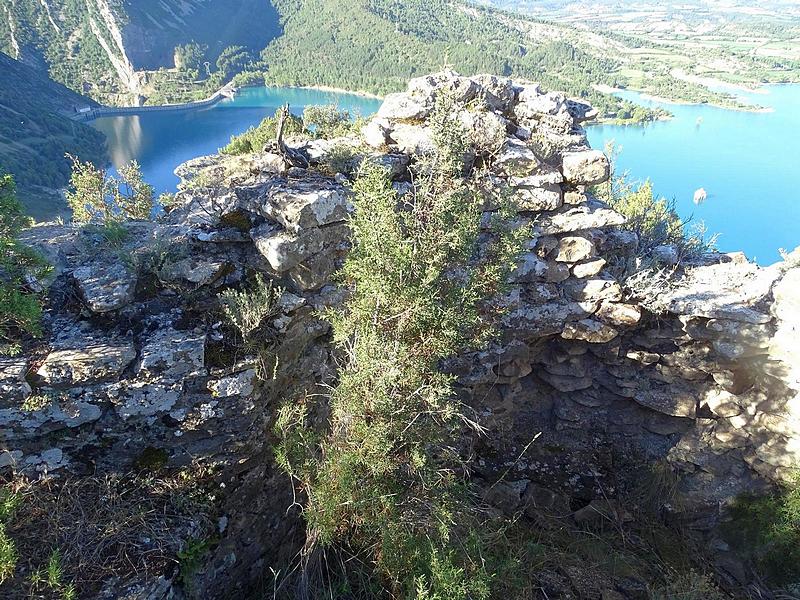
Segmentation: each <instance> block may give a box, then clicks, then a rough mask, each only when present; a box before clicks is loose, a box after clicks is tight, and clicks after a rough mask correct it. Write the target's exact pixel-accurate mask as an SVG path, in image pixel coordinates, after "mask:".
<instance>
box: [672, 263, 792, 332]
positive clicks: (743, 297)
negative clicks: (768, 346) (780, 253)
mask: <svg viewBox="0 0 800 600" xmlns="http://www.w3.org/2000/svg"><path fill="white" fill-rule="evenodd" d="M779 276H780V271H779V270H778V269H775V268H767V269H763V268H760V267H758V266H757V265H753V264H737V263H735V262H723V263H719V264H712V265H705V266H698V267H693V268H692V267H689V268H688V269H687V271H686V275H685V277H684V278H683V279H682V280H681V281H680V282H679V285H678V286H677V287H676V288H675V289H673V290H672V291H671V292H670V293H668V294H667V295H666V296H665V297H664V298H663V301H664V304H665V305H666V306H667V309H668V310H669V311H670V312H672V313H674V314H678V315H688V316H699V317H707V318H716V319H730V320H731V321H737V322H743V323H754V324H757V323H767V322H769V321H770V320H771V318H772V316H771V315H770V314H769V313H768V311H767V309H762V308H761V305H762V304H765V303H766V301H767V298H768V296H769V294H770V292H771V289H772V285H773V283H775V281H776V280H777V279H778V277H779Z"/></svg>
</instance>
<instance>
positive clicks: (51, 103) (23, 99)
mask: <svg viewBox="0 0 800 600" xmlns="http://www.w3.org/2000/svg"><path fill="white" fill-rule="evenodd" d="M92 104H94V103H93V102H92V101H91V100H88V99H86V98H83V97H81V96H80V95H78V94H76V93H74V92H73V91H71V90H69V89H67V88H65V87H64V86H62V85H60V84H57V83H55V82H53V81H51V80H49V79H48V78H47V77H46V76H45V75H43V74H41V73H40V72H38V71H37V70H35V69H32V68H30V67H28V66H26V65H24V64H22V63H20V62H19V61H16V60H13V59H12V58H10V57H9V56H7V55H6V54H3V53H1V52H0V174H2V173H3V172H5V173H11V174H13V175H14V178H15V179H16V181H17V185H18V187H19V195H20V197H21V198H22V200H23V201H24V202H25V203H26V204H27V205H28V206H29V207H30V208H31V209H32V210H33V212H36V209H37V208H38V207H39V206H41V205H43V204H46V203H47V202H48V201H49V200H48V199H49V195H50V194H51V193H52V189H53V188H60V187H63V186H64V185H66V183H67V181H68V180H69V173H70V166H69V161H68V160H67V158H66V157H65V154H66V153H70V154H74V155H76V156H79V157H81V158H82V159H83V160H92V161H96V162H98V163H99V164H102V163H103V162H105V139H104V137H103V135H102V134H101V133H100V132H98V131H97V130H95V129H93V128H91V127H89V126H87V125H84V124H82V123H78V122H76V121H73V120H71V119H70V118H69V116H67V115H68V113H70V112H71V113H74V112H75V110H76V109H78V108H80V107H85V106H90V105H92Z"/></svg>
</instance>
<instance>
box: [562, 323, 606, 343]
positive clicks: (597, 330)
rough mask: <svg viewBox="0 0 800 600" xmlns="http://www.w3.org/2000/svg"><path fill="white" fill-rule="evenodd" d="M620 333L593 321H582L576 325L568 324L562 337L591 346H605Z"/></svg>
mask: <svg viewBox="0 0 800 600" xmlns="http://www.w3.org/2000/svg"><path fill="white" fill-rule="evenodd" d="M617 335H618V332H617V330H616V329H614V328H613V327H611V326H609V325H607V324H605V323H601V322H600V321H595V320H593V319H582V320H580V321H576V322H574V323H567V324H566V325H565V326H564V331H562V332H561V337H563V338H564V339H567V340H582V341H584V342H589V343H590V344H604V343H606V342H610V341H611V340H613V339H614V338H615V337H617Z"/></svg>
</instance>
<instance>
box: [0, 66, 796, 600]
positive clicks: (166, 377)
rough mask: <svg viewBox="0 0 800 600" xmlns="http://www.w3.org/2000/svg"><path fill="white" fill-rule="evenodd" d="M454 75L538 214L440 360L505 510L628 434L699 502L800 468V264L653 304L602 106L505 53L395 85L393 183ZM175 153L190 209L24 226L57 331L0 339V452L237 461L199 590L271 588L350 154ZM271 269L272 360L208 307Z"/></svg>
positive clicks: (383, 120)
mask: <svg viewBox="0 0 800 600" xmlns="http://www.w3.org/2000/svg"><path fill="white" fill-rule="evenodd" d="M443 92H446V93H448V94H451V95H455V96H456V97H457V99H458V100H459V101H461V102H462V103H463V104H465V105H466V106H467V107H468V108H467V110H465V111H464V112H463V114H462V120H463V122H464V125H465V126H466V127H467V128H469V129H470V130H471V132H472V134H473V137H474V138H475V140H476V142H475V152H474V153H472V154H471V155H470V156H467V157H465V160H467V161H472V160H475V159H476V157H478V159H479V160H481V161H483V164H485V165H488V166H489V167H490V170H489V171H488V172H487V173H486V176H485V177H484V180H483V181H482V184H483V185H484V187H485V189H486V190H487V191H491V192H498V191H500V192H502V193H505V194H508V195H509V196H510V197H511V198H512V200H513V202H514V204H515V207H516V210H517V212H518V215H519V221H520V224H521V225H522V226H525V227H529V229H530V240H529V242H528V243H527V245H526V248H525V252H524V254H523V255H522V256H521V257H520V261H519V266H518V268H517V269H516V271H515V273H514V275H513V281H512V285H511V288H510V290H509V292H508V293H507V294H506V295H505V296H504V297H503V298H502V299H500V302H501V304H503V305H504V307H505V312H504V316H503V318H502V319H503V320H502V337H501V339H500V340H499V341H498V342H497V343H496V344H494V345H493V346H492V347H490V348H488V349H482V350H480V351H475V352H473V353H470V354H468V355H465V356H460V357H457V358H454V359H453V360H452V361H450V363H448V364H447V365H446V368H447V369H448V370H450V371H452V372H454V373H456V374H457V375H458V377H459V381H460V384H461V386H462V387H463V390H464V392H465V395H466V397H467V398H468V400H469V402H470V403H471V404H472V406H474V407H475V409H476V410H477V411H478V413H479V415H480V416H481V419H482V422H483V424H484V425H485V426H486V427H487V428H488V433H487V435H486V436H484V437H483V438H481V439H480V440H478V441H477V442H476V448H477V450H478V461H477V462H478V467H477V474H478V475H480V476H482V477H486V478H487V479H491V478H496V477H498V476H499V475H500V474H503V475H505V476H506V477H507V479H508V480H509V481H510V482H511V484H510V485H509V488H508V489H509V490H510V492H509V494H508V495H507V497H506V499H505V500H506V501H507V502H508V503H510V504H511V507H512V508H513V505H515V504H516V503H520V502H522V501H523V498H525V497H527V496H528V495H530V491H531V490H532V489H540V488H541V486H547V487H550V488H551V489H557V490H559V491H560V492H563V493H565V494H567V495H573V496H574V495H581V496H582V497H584V498H585V499H591V497H592V495H593V494H596V493H599V492H600V491H603V490H605V488H604V482H605V481H607V480H610V479H611V478H612V477H613V474H614V473H613V471H614V469H615V468H619V464H620V463H619V462H618V461H617V460H616V458H614V457H615V456H616V454H623V455H631V456H632V455H636V456H639V457H644V459H645V460H650V461H666V462H667V463H668V464H670V465H672V466H673V467H674V468H675V469H677V470H678V471H679V472H680V474H681V475H682V483H681V485H682V492H683V493H684V495H685V496H686V498H688V499H689V500H691V501H692V502H693V503H694V505H697V506H716V505H717V504H718V503H719V502H720V501H724V500H726V499H729V498H731V497H732V496H734V495H736V494H738V493H740V492H743V491H757V490H760V489H764V488H765V487H766V486H768V485H770V484H771V483H774V482H776V481H780V480H781V479H783V478H785V477H787V476H788V474H789V472H790V469H791V468H792V466H793V465H795V464H796V460H797V457H798V453H800V446H799V444H800V442H799V441H798V439H799V438H798V434H799V433H800V431H799V429H800V395H798V394H799V393H800V354H798V350H797V345H796V344H795V343H794V342H795V334H796V333H797V331H798V327H800V269H798V268H797V267H792V266H791V264H790V262H787V263H781V264H778V265H775V266H773V267H769V268H760V267H757V266H755V265H753V264H750V263H748V262H747V261H745V260H744V259H743V258H742V257H741V256H737V255H710V256H706V257H702V258H701V259H698V260H697V261H695V262H694V263H691V264H686V265H683V266H680V267H678V268H677V269H676V275H675V279H674V281H673V283H672V285H671V288H670V291H669V292H665V293H664V294H662V295H661V297H659V298H657V300H658V302H657V304H658V305H659V306H660V307H662V310H659V311H658V312H655V313H654V312H653V311H651V310H648V309H647V308H645V305H646V306H652V305H653V302H652V300H654V299H647V300H648V301H647V302H641V301H640V300H641V299H637V298H632V297H631V296H630V294H629V293H628V292H627V291H626V289H625V288H624V286H623V285H621V284H620V282H619V281H618V280H617V279H615V277H614V274H615V271H614V270H613V269H612V267H613V266H614V265H616V264H618V263H619V262H620V261H622V262H625V261H626V260H627V259H628V258H630V257H631V256H633V255H634V254H635V253H636V251H637V245H638V240H637V238H636V236H635V234H632V233H631V232H627V231H625V230H624V218H623V217H622V216H621V215H620V214H618V213H616V212H615V211H613V210H612V209H611V208H609V207H608V206H606V205H604V204H603V203H601V202H599V201H598V200H596V199H595V198H593V197H592V195H591V187H592V186H593V185H596V184H599V183H602V182H603V181H605V180H606V179H607V178H608V176H609V164H608V160H607V158H606V157H605V156H604V155H603V154H602V153H601V152H599V151H596V150H592V149H591V148H589V146H588V143H587V140H586V135H585V131H584V130H583V129H582V127H581V123H582V122H583V121H585V120H586V119H589V118H591V117H592V116H593V114H594V113H593V111H592V109H591V107H589V106H588V105H585V104H583V103H581V102H578V101H574V100H570V99H568V98H566V97H565V96H563V95H562V94H558V93H550V92H544V91H542V90H541V89H540V88H539V87H538V86H537V85H535V84H527V83H516V82H513V81H511V80H509V79H504V78H498V77H494V76H479V77H475V78H465V77H460V76H458V75H457V74H455V73H452V72H445V73H440V74H436V75H432V76H428V77H423V78H419V79H416V80H412V81H411V82H410V84H409V88H408V91H406V92H404V93H400V94H391V95H389V96H388V97H387V98H386V100H385V102H384V104H383V106H382V107H381V109H380V111H379V112H378V114H377V115H376V116H375V117H374V118H373V119H372V120H371V121H370V122H369V123H368V124H367V125H366V127H365V128H364V131H363V140H364V142H365V143H366V145H367V147H368V148H370V150H369V151H367V152H366V153H365V155H369V157H370V159H371V160H375V161H379V162H381V163H382V164H384V165H385V166H386V167H387V168H388V169H389V170H390V172H391V174H392V177H393V179H394V181H395V186H396V188H397V189H398V191H399V192H400V193H404V192H406V191H407V190H408V189H409V185H410V183H409V182H410V175H409V172H408V165H409V163H410V161H411V160H412V159H413V156H414V154H417V153H420V152H425V151H426V150H427V149H429V148H430V147H431V144H432V138H431V130H430V127H429V125H428V122H427V119H428V117H429V116H430V114H431V111H432V110H433V107H434V102H435V99H436V96H437V95H438V94H440V93H443ZM337 144H349V145H351V146H352V145H353V144H354V141H353V140H352V139H345V140H336V141H322V140H320V141H315V142H311V143H308V144H306V146H305V148H304V151H305V152H306V153H307V154H308V155H309V156H310V157H311V159H312V164H316V163H319V162H321V161H324V159H325V156H326V155H327V154H328V153H329V152H330V151H331V149H332V148H335V147H336V145H337ZM178 173H179V175H180V176H181V177H182V179H183V183H182V189H181V192H180V193H179V194H178V199H179V200H180V201H181V206H180V208H178V209H176V210H174V211H173V212H172V213H170V215H169V216H168V217H167V218H166V219H165V220H163V221H161V222H158V223H137V224H134V225H132V226H131V233H130V236H129V238H128V239H127V241H126V242H125V245H124V248H122V249H121V250H115V251H113V252H112V251H109V249H108V247H107V246H106V245H105V243H104V242H103V240H102V239H101V238H100V237H99V236H98V234H97V233H92V232H90V231H81V230H78V229H76V228H74V227H71V226H62V225H49V226H46V227H36V228H34V229H32V230H30V231H29V232H28V233H27V234H26V238H25V239H26V241H27V242H29V243H30V244H32V245H34V246H35V247H37V248H40V249H41V250H42V251H43V252H45V253H46V254H47V255H48V256H50V258H51V259H52V262H53V263H54V264H55V265H56V267H57V271H56V277H55V280H54V283H53V284H52V286H51V288H50V302H49V306H48V310H47V315H46V318H45V326H46V330H47V338H46V340H45V341H44V343H43V344H41V345H39V346H35V347H31V349H30V352H28V353H26V354H25V355H23V356H20V357H3V358H0V390H2V400H1V401H0V433H1V434H2V444H3V447H2V452H1V453H0V467H2V468H4V469H15V470H22V471H27V472H31V473H36V472H47V473H56V474H58V473H59V472H65V471H73V472H77V473H82V472H95V471H98V470H99V471H104V470H105V471H115V470H116V471H120V470H122V471H124V470H127V469H131V468H133V467H134V466H135V464H136V462H137V459H138V458H139V457H140V456H141V455H142V454H143V453H146V452H147V451H148V449H149V450H150V451H152V449H157V450H158V451H159V452H160V453H163V456H164V458H165V460H166V462H167V464H168V465H169V466H180V465H187V464H191V463H192V462H193V461H194V462H197V461H199V462H204V463H208V464H215V465H218V466H222V470H221V473H222V474H223V475H222V478H221V483H223V484H225V486H226V487H225V489H226V492H225V494H226V500H225V504H224V506H223V510H224V516H225V523H226V525H225V528H224V529H223V530H222V532H221V533H222V535H221V543H220V545H219V548H218V549H217V550H216V551H215V553H214V556H213V557H212V559H211V561H210V566H209V568H208V569H207V570H205V571H204V573H203V574H201V575H200V576H199V577H198V586H199V587H198V588H197V589H198V590H200V591H201V592H203V593H206V594H209V595H210V596H208V597H213V594H214V593H215V592H218V591H219V590H227V592H226V593H230V590H231V589H246V588H247V587H248V586H250V585H253V582H255V581H257V580H258V578H259V575H260V574H261V573H262V572H263V570H264V569H265V568H266V567H267V566H269V565H270V564H277V561H278V560H279V558H281V557H283V558H286V557H288V556H290V555H291V554H292V552H293V551H294V550H295V549H296V547H297V545H298V544H299V543H301V542H302V528H301V527H299V526H298V521H297V518H296V512H293V511H291V510H289V511H287V508H288V507H290V506H291V505H292V490H291V486H290V483H289V481H288V478H286V477H285V476H283V475H281V474H280V473H278V472H276V469H275V467H274V465H273V464H272V461H271V456H270V451H269V446H270V444H269V442H270V439H269V437H270V434H269V431H270V427H271V424H272V419H273V417H274V412H275V411H274V409H275V407H276V406H277V405H278V403H280V402H281V401H282V400H283V399H285V398H287V397H290V396H292V395H294V394H297V393H313V392H314V391H317V388H316V386H320V385H323V384H326V383H331V382H333V381H334V380H335V361H334V359H333V357H332V356H331V350H330V346H329V339H328V333H329V330H328V329H329V328H328V326H327V324H326V323H325V322H323V321H321V320H320V319H319V318H318V316H317V315H318V312H317V311H318V310H319V309H320V308H323V307H326V306H331V305H334V304H336V303H338V302H340V301H341V297H342V293H343V291H342V290H340V289H338V288H337V287H336V286H334V285H331V284H330V280H331V275H332V274H333V273H334V272H335V270H336V269H337V268H338V266H339V265H340V264H341V262H342V260H343V258H344V257H345V256H346V253H347V250H348V248H349V232H348V229H347V225H346V219H347V215H348V213H349V211H350V210H351V206H350V204H349V202H348V195H349V188H348V180H347V177H345V176H344V175H342V174H339V175H337V176H336V177H326V176H323V175H321V174H320V173H319V172H318V171H316V170H315V169H313V168H312V169H309V170H304V169H297V168H290V167H289V166H288V165H287V164H285V163H284V162H283V160H282V159H281V157H279V156H276V155H269V154H264V155H255V156H251V157H223V156H214V157H203V158H200V159H197V160H195V161H191V162H190V163H188V164H187V165H184V166H182V167H181V168H179V170H178ZM199 174H205V175H206V176H204V177H202V178H200V179H198V175H199ZM208 175H210V177H207V176H208ZM198 181H203V182H204V183H203V184H202V185H201V184H198V183H197V182H198ZM207 181H214V182H215V183H214V184H213V185H209V184H207V183H205V182H207ZM493 197H495V196H494V194H492V193H487V203H486V207H485V208H486V215H487V221H486V222H487V226H488V223H489V219H488V217H489V216H490V214H491V213H492V211H494V210H496V207H495V206H493V205H492V204H493V203H492V200H491V199H492V198H493ZM664 255H667V259H668V255H669V253H668V252H667V253H664V252H662V253H661V255H660V257H655V258H658V259H659V260H664ZM256 272H260V273H266V274H268V275H269V276H270V277H272V278H273V279H274V280H275V281H276V282H277V283H278V284H280V285H281V286H283V287H284V288H285V290H286V291H285V292H284V293H283V294H282V296H281V297H280V301H279V303H278V310H277V311H276V314H274V315H273V316H272V317H271V318H270V328H269V331H270V345H271V348H272V354H271V359H270V361H269V364H266V363H265V361H264V357H263V356H262V357H257V356H248V355H241V353H237V352H235V351H231V344H230V342H231V331H230V330H229V329H227V328H226V326H225V325H224V324H223V323H222V321H221V315H220V313H219V311H218V310H217V308H216V307H217V304H216V300H215V298H216V294H217V293H218V291H219V290H220V289H222V288H224V287H228V286H241V285H242V284H245V283H247V282H248V281H251V280H252V277H253V274H254V273H256ZM259 375H260V376H259ZM32 399H35V400H36V402H32ZM32 405H35V406H32ZM537 435H539V437H538V438H536V439H535V441H534V438H535V437H536V436H537ZM159 589H160V588H159Z"/></svg>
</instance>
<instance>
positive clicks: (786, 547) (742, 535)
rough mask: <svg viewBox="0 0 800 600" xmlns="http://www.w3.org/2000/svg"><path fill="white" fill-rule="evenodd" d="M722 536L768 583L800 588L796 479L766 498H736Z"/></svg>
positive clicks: (799, 494)
mask: <svg viewBox="0 0 800 600" xmlns="http://www.w3.org/2000/svg"><path fill="white" fill-rule="evenodd" d="M723 533H724V535H725V537H726V539H728V540H729V542H730V543H731V544H732V545H734V546H735V547H736V548H737V549H738V550H739V551H740V552H742V553H744V554H745V555H746V556H749V557H750V558H751V559H752V560H753V561H754V562H755V564H756V566H757V567H758V569H759V571H760V572H761V573H762V575H763V576H764V578H765V579H766V581H767V582H768V583H769V584H771V585H774V586H783V585H790V584H793V585H795V586H798V585H800V477H796V478H795V480H794V481H793V483H791V484H789V485H787V486H786V487H784V488H783V489H782V490H780V491H778V492H776V493H774V494H772V495H770V496H766V497H751V496H743V497H741V498H738V499H737V500H736V502H734V504H733V505H732V506H731V508H730V521H729V522H728V523H726V524H725V525H724V527H723Z"/></svg>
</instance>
